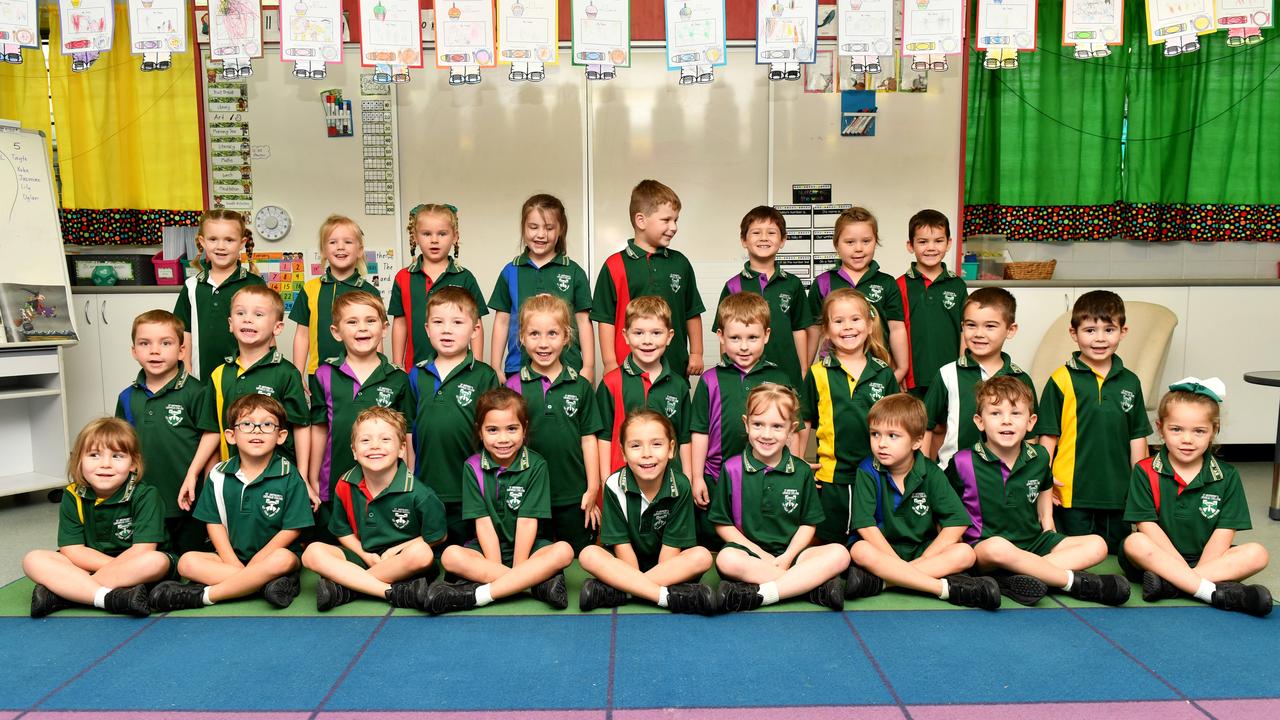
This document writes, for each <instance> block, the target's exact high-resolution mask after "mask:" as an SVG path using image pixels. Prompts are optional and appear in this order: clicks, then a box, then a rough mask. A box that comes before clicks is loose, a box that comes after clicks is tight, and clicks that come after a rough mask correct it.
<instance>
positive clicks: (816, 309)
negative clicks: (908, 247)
mask: <svg viewBox="0 0 1280 720" xmlns="http://www.w3.org/2000/svg"><path fill="white" fill-rule="evenodd" d="M842 288H853V289H854V290H857V291H858V292H860V293H862V294H863V296H864V297H866V298H867V302H869V303H871V305H872V307H874V308H875V309H876V316H877V317H879V318H880V330H881V337H883V338H884V342H885V346H886V347H888V345H889V321H890V320H896V321H898V322H902V321H903V316H902V291H901V290H899V289H898V283H897V282H896V281H895V280H894V279H893V276H892V275H890V274H889V273H887V272H884V271H882V270H881V269H880V263H877V262H876V261H875V260H872V261H871V264H870V265H867V269H866V271H865V272H863V273H862V277H860V278H858V282H857V283H854V282H853V276H852V275H850V274H849V271H848V270H846V269H845V267H844V266H843V265H841V264H839V263H837V264H836V265H835V267H833V268H831V269H830V270H827V271H826V272H824V273H821V274H819V275H818V277H816V278H814V279H813V283H812V284H811V285H809V295H808V301H807V302H808V304H809V314H810V315H812V316H813V321H814V322H815V323H816V322H818V320H819V319H820V318H821V317H822V303H823V301H824V300H826V299H827V296H828V295H830V294H831V291H832V290H840V289H842Z"/></svg>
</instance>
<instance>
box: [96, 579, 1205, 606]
mask: <svg viewBox="0 0 1280 720" xmlns="http://www.w3.org/2000/svg"><path fill="white" fill-rule="evenodd" d="M1217 589H1218V586H1217V585H1215V584H1213V583H1211V582H1209V581H1208V580H1201V581H1200V589H1199V590H1196V593H1195V598H1196V599H1197V600H1200V601H1201V602H1210V601H1212V600H1213V591H1214V590H1217ZM95 602H96V601H95Z"/></svg>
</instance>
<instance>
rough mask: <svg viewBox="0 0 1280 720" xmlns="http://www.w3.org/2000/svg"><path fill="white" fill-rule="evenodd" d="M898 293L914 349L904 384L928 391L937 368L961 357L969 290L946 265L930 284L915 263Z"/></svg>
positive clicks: (899, 280) (901, 282)
mask: <svg viewBox="0 0 1280 720" xmlns="http://www.w3.org/2000/svg"><path fill="white" fill-rule="evenodd" d="M898 291H899V293H901V295H902V307H903V315H904V317H905V320H906V323H907V337H908V338H910V345H911V366H910V368H909V369H908V370H907V377H906V380H905V382H904V384H905V385H906V387H907V388H908V389H914V388H920V389H921V390H925V389H927V388H928V387H929V382H930V381H932V380H933V377H934V376H935V375H936V374H937V373H938V368H940V367H942V366H943V365H945V364H947V363H949V362H951V361H952V360H955V359H956V358H957V357H959V356H960V323H961V321H962V319H963V317H962V315H963V311H964V301H965V300H966V299H967V298H968V297H969V288H968V286H966V285H965V284H964V280H962V279H961V278H960V276H959V275H956V274H955V273H953V272H951V271H950V270H948V269H947V264H946V263H942V274H941V275H939V276H938V278H937V279H936V280H933V281H930V280H928V279H926V278H925V276H924V275H921V274H920V273H919V272H917V271H916V264H915V263H914V262H913V263H911V267H910V268H908V269H907V272H906V274H905V275H903V276H902V277H900V278H898Z"/></svg>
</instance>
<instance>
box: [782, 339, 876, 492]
mask: <svg viewBox="0 0 1280 720" xmlns="http://www.w3.org/2000/svg"><path fill="white" fill-rule="evenodd" d="M896 392H898V381H897V380H896V379H894V377H893V369H892V368H891V367H889V364H888V363H886V362H884V361H882V360H880V359H879V358H877V357H874V356H872V355H867V363H866V366H865V367H863V369H862V374H861V375H859V376H858V377H856V378H855V377H853V376H852V375H850V374H849V371H848V370H847V369H845V367H844V366H843V365H841V364H840V361H839V360H838V359H837V358H836V356H835V355H828V356H826V357H824V358H822V359H821V360H820V361H818V362H816V363H814V364H813V367H811V368H809V374H808V375H807V376H806V377H805V381H804V387H803V388H802V390H801V393H800V414H801V415H802V416H803V417H804V421H805V424H806V425H808V426H809V427H811V428H814V430H815V431H816V433H817V439H818V465H819V468H818V472H817V478H818V481H819V482H824V483H838V484H845V485H847V484H850V483H852V482H853V477H854V475H855V474H856V473H857V470H858V463H860V462H862V459H863V458H865V457H867V456H868V455H870V454H871V429H870V428H869V427H868V426H867V413H868V412H870V410H871V406H872V405H874V404H876V402H877V401H878V400H880V399H881V398H883V397H887V396H889V395H892V394H894V393H896ZM837 439H838V441H837Z"/></svg>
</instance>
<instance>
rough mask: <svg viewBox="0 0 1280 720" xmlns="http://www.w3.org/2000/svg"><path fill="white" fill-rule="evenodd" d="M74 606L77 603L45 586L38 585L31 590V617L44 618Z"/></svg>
mask: <svg viewBox="0 0 1280 720" xmlns="http://www.w3.org/2000/svg"><path fill="white" fill-rule="evenodd" d="M73 605H75V603H73V602H71V601H70V600H67V599H66V598H64V597H62V596H61V595H57V594H55V593H54V592H53V591H52V590H50V589H49V588H47V587H45V586H43V585H36V586H35V587H34V588H32V589H31V617H33V618H42V617H45V616H46V615H49V614H50V613H55V612H58V611H59V610H66V609H67V608H69V607H72V606H73Z"/></svg>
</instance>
